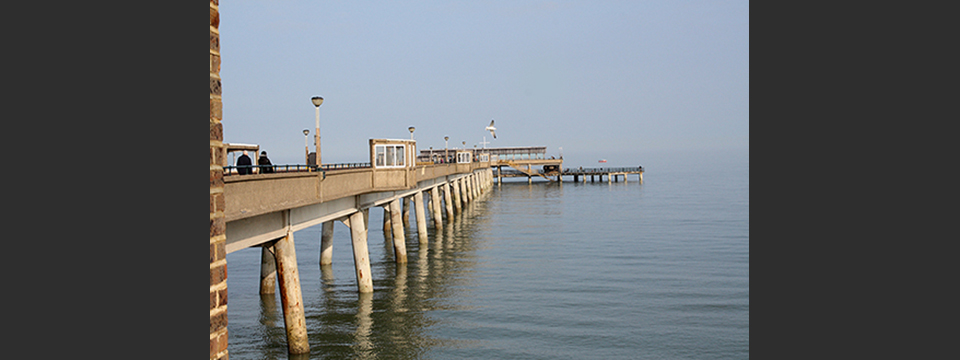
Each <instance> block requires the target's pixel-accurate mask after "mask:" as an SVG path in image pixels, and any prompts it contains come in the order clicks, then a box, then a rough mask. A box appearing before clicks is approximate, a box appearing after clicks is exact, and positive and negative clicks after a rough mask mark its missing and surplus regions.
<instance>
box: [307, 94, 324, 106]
mask: <svg viewBox="0 0 960 360" xmlns="http://www.w3.org/2000/svg"><path fill="white" fill-rule="evenodd" d="M310 101H313V106H316V107H320V105H323V97H322V96H314V97H313V98H311V99H310Z"/></svg>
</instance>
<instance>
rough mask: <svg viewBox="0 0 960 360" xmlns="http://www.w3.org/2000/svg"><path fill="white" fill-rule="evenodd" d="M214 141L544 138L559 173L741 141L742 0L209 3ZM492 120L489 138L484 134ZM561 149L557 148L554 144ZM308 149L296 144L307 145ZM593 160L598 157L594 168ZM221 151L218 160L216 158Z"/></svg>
mask: <svg viewBox="0 0 960 360" xmlns="http://www.w3.org/2000/svg"><path fill="white" fill-rule="evenodd" d="M219 10H220V27H219V31H220V53H221V69H220V77H221V79H222V85H223V87H222V89H223V90H222V91H223V133H224V142H226V143H246V144H258V145H260V148H261V150H265V151H267V153H268V157H269V158H270V159H271V161H272V162H273V163H274V164H296V163H301V164H302V163H303V162H304V136H303V132H302V131H303V130H304V129H309V130H310V139H309V142H308V143H309V146H310V147H311V148H313V133H314V127H315V121H316V112H315V107H314V106H313V104H312V103H311V102H310V98H312V97H313V96H322V97H323V98H324V102H323V106H322V107H321V108H320V136H321V146H322V149H321V155H322V159H323V162H324V163H325V164H326V163H347V162H367V161H369V154H368V150H367V146H368V140H369V139H371V138H377V139H409V138H410V132H409V131H408V130H407V128H408V127H410V126H414V127H415V128H416V131H415V132H414V134H413V136H414V139H416V140H417V146H418V148H419V149H428V148H429V147H431V146H432V147H433V148H434V149H442V148H444V146H445V145H444V140H443V137H444V136H449V137H450V140H449V145H448V146H449V147H450V148H454V147H463V144H462V142H463V141H466V147H468V148H473V147H474V145H476V146H477V147H478V148H479V147H483V146H484V144H482V142H483V141H484V140H486V141H487V142H489V143H487V144H486V146H487V147H512V146H546V147H547V153H548V156H549V155H554V156H557V155H561V154H562V155H563V156H564V167H576V166H584V167H596V166H632V165H635V164H640V163H643V162H644V159H645V157H647V156H649V154H655V153H662V152H665V151H680V150H697V151H704V150H707V151H721V150H729V149H739V150H744V149H746V150H748V149H749V135H750V133H749V121H750V109H749V107H750V100H749V99H750V87H749V78H750V73H749V68H750V62H749V53H750V51H749V50H750V42H749V32H750V27H749V15H750V12H749V2H748V1H639V0H631V1H595V0H594V1H520V0H514V1H464V0H461V1H449V0H447V1H363V2H360V1H292V0H291V1H252V0H227V1H221V2H220V5H219ZM491 119H492V120H495V125H496V128H497V131H496V133H497V138H496V139H493V137H492V136H491V134H490V132H488V131H486V130H484V127H486V126H487V125H488V124H489V123H490V120H491ZM561 149H562V150H561ZM311 151H312V150H311ZM599 159H609V161H608V163H605V164H598V160H599ZM230 160H231V161H232V160H233V159H232V158H231V159H230Z"/></svg>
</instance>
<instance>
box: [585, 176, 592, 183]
mask: <svg viewBox="0 0 960 360" xmlns="http://www.w3.org/2000/svg"><path fill="white" fill-rule="evenodd" d="M584 181H586V180H584ZM590 182H593V175H590Z"/></svg>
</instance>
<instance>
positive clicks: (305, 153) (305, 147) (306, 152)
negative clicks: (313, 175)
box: [303, 129, 310, 166]
mask: <svg viewBox="0 0 960 360" xmlns="http://www.w3.org/2000/svg"><path fill="white" fill-rule="evenodd" d="M309 134H310V130H307V129H303V156H304V158H303V159H304V160H303V163H304V164H307V166H310V146H309V145H307V135H309Z"/></svg>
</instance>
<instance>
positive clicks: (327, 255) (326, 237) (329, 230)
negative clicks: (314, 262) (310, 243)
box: [320, 220, 333, 266]
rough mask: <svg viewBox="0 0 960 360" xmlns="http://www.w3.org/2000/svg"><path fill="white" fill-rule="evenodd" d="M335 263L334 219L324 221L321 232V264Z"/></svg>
mask: <svg viewBox="0 0 960 360" xmlns="http://www.w3.org/2000/svg"><path fill="white" fill-rule="evenodd" d="M332 263H333V220H331V221H327V222H325V223H323V230H321V232H320V265H321V266H322V265H330V264H332Z"/></svg>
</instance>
